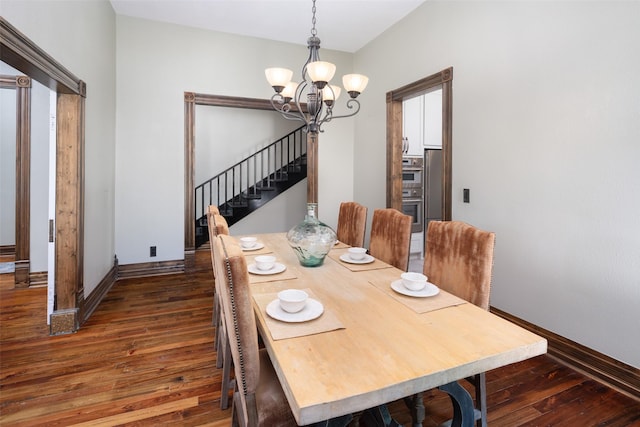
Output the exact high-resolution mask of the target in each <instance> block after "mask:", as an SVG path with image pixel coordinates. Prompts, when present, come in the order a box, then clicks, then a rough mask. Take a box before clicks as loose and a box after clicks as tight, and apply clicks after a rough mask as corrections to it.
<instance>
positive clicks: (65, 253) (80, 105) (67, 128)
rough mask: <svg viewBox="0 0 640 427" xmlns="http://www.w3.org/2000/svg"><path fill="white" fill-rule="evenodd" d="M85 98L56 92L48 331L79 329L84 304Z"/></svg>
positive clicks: (60, 332) (64, 331) (59, 332)
mask: <svg viewBox="0 0 640 427" xmlns="http://www.w3.org/2000/svg"><path fill="white" fill-rule="evenodd" d="M84 113H85V111H84V97H82V96H80V95H75V94H61V93H59V94H58V102H57V134H56V138H57V144H56V145H57V147H56V157H57V165H56V227H55V228H56V251H55V264H56V271H55V288H56V299H55V311H54V312H53V314H52V315H51V334H52V335H58V334H66V333H71V332H75V331H77V330H78V328H79V327H80V326H79V319H81V318H82V306H83V303H84V283H83V276H84V269H83V261H84V260H83V257H82V254H83V253H84V220H83V218H84Z"/></svg>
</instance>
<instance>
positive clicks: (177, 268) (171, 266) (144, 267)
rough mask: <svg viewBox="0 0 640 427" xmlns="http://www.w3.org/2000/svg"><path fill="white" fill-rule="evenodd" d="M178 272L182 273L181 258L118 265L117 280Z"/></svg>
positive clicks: (182, 264)
mask: <svg viewBox="0 0 640 427" xmlns="http://www.w3.org/2000/svg"><path fill="white" fill-rule="evenodd" d="M179 273H184V261H183V260H176V261H158V262H143V263H139V264H127V265H121V266H119V267H118V280H120V279H130V278H138V277H148V276H163V275H165V274H179Z"/></svg>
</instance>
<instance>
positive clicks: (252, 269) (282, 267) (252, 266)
mask: <svg viewBox="0 0 640 427" xmlns="http://www.w3.org/2000/svg"><path fill="white" fill-rule="evenodd" d="M286 269H287V267H286V266H285V265H284V264H280V263H279V262H276V263H275V264H274V265H273V268H272V269H271V270H259V269H258V267H256V265H255V263H254V264H249V265H248V266H247V270H249V273H253V274H260V275H263V276H264V275H267V274H278V273H282V272H283V271H285V270H286Z"/></svg>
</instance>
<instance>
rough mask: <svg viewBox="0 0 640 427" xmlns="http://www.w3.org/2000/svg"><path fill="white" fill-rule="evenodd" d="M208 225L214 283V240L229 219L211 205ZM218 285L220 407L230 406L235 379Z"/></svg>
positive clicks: (215, 322)
mask: <svg viewBox="0 0 640 427" xmlns="http://www.w3.org/2000/svg"><path fill="white" fill-rule="evenodd" d="M207 225H208V228H209V247H210V251H211V266H212V270H213V280H214V284H215V283H216V282H217V280H216V279H217V278H216V275H215V257H216V254H215V251H214V245H213V242H214V240H215V238H216V237H217V236H218V235H220V234H227V235H228V234H229V225H228V223H227V220H226V219H225V218H224V217H223V216H221V215H220V214H219V210H218V207H217V206H215V205H211V206H209V207H208V208H207ZM217 287H218V285H217V284H215V285H214V291H213V326H214V327H215V329H214V331H215V332H214V333H215V335H214V338H213V342H214V348H215V349H216V355H217V358H216V367H217V368H222V380H221V385H220V409H227V408H228V407H229V391H231V390H233V380H232V379H231V354H230V350H229V343H228V338H227V336H226V329H225V327H224V325H223V324H222V322H223V321H224V318H223V316H222V315H221V310H222V308H221V306H220V299H219V298H220V297H219V295H220V293H219V292H218V290H217Z"/></svg>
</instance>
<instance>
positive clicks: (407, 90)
mask: <svg viewBox="0 0 640 427" xmlns="http://www.w3.org/2000/svg"><path fill="white" fill-rule="evenodd" d="M452 83H453V68H452V67H450V68H447V69H445V70H442V71H440V72H439V73H435V74H433V75H431V76H428V77H425V78H424V79H421V80H418V81H415V82H413V83H410V84H408V85H406V86H403V87H401V88H398V89H395V90H393V91H390V92H387V183H388V185H387V206H389V207H392V208H395V209H398V210H400V211H403V202H404V200H405V199H406V198H405V197H404V195H405V191H406V188H404V186H403V177H404V173H403V172H404V171H405V170H406V163H407V159H408V158H409V159H410V158H411V156H410V155H409V154H410V153H413V154H414V157H417V158H421V159H423V160H422V161H421V163H424V157H423V156H424V153H425V152H427V151H428V150H429V149H434V148H436V149H439V153H438V154H439V157H441V161H439V168H438V172H437V173H438V175H439V178H440V180H439V182H438V186H439V187H440V188H439V191H438V192H437V193H439V195H438V197H440V198H441V200H440V204H439V206H438V210H439V212H436V213H435V214H434V212H433V210H431V211H430V213H429V214H430V216H431V217H435V218H437V219H442V220H444V221H450V220H451V209H452V208H451V206H452V184H451V182H452V139H451V138H452V92H451V90H452ZM430 94H431V95H433V94H437V95H438V96H437V98H438V99H437V100H438V102H439V103H440V104H441V107H440V108H441V125H440V126H441V128H440V129H436V130H435V132H434V129H433V128H432V127H431V126H426V127H425V126H424V125H423V124H420V125H419V126H422V132H421V133H420V135H418V136H414V137H413V138H417V139H419V142H418V144H417V145H414V146H413V147H410V146H409V145H410V144H408V143H410V142H411V141H408V140H407V139H406V138H405V132H404V130H405V129H404V125H405V120H404V115H405V114H404V108H405V107H407V108H410V107H409V106H411V105H412V103H415V102H416V101H418V100H422V104H421V107H420V108H421V110H420V111H421V113H420V114H421V115H422V116H421V117H424V115H423V113H424V112H425V110H426V109H429V108H433V106H430V105H429V100H428V98H429V95H430ZM440 99H441V101H440ZM405 102H406V103H405ZM434 135H437V137H439V138H440V139H441V141H434ZM403 159H404V160H403ZM423 172H424V169H423ZM422 176H423V174H422V173H421V174H420V177H421V178H420V179H421V185H422V186H424V180H423V179H422ZM420 191H421V193H422V194H423V191H422V189H421V190H420ZM422 197H424V194H423V195H422ZM432 202H434V200H432ZM433 204H434V205H438V204H437V203H433ZM422 205H424V200H423V203H422ZM422 205H421V206H422ZM420 209H423V208H422V207H420ZM438 213H439V215H438ZM424 215H425V213H424V212H422V220H421V222H422V229H423V231H424V234H423V235H422V237H421V238H420V240H422V243H421V245H422V246H424V235H425V234H426V221H424V219H425V216H424ZM416 231H417V230H416ZM418 237H419V236H418Z"/></svg>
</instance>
